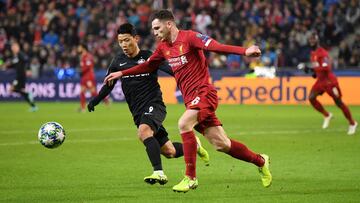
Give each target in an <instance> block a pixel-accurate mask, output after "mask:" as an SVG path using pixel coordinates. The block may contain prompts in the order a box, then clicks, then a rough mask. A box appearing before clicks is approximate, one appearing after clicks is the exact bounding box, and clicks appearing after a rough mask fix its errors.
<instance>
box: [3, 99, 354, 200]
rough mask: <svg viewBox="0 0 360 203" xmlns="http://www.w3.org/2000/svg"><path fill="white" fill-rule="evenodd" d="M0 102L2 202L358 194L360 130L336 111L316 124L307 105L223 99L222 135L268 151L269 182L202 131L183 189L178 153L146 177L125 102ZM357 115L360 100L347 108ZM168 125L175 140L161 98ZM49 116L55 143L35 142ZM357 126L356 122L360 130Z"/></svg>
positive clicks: (171, 117) (173, 111)
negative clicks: (159, 180) (86, 106)
mask: <svg viewBox="0 0 360 203" xmlns="http://www.w3.org/2000/svg"><path fill="white" fill-rule="evenodd" d="M39 107H40V111H38V112H35V113H30V112H27V108H28V107H27V105H26V104H25V103H20V102H15V103H6V102H2V103H0V201H1V202H227V203H228V202H286V203H287V202H301V203H303V202H359V201H360V132H357V134H356V135H355V136H348V135H347V134H346V132H347V127H348V124H347V122H346V120H345V118H344V116H343V115H342V113H341V111H340V109H338V108H336V107H335V106H327V107H326V108H327V109H328V110H330V111H331V112H332V113H333V114H334V116H335V118H334V119H333V120H332V123H331V125H330V127H329V129H326V130H322V129H321V124H322V117H321V115H320V114H319V113H317V112H315V111H314V110H313V109H312V108H311V107H310V106H307V105H299V106H276V105H274V106H260V105H254V106H250V105H249V106H245V105H238V106H237V105H220V106H219V108H218V110H217V114H218V117H219V118H220V119H221V121H222V122H223V124H224V129H225V130H226V132H227V134H228V135H229V136H230V137H232V138H235V139H237V140H240V141H241V142H243V143H245V144H246V145H247V146H248V147H250V148H251V149H252V150H254V151H256V152H261V153H267V154H268V155H270V157H271V170H272V174H273V184H272V186H271V187H270V188H263V186H262V185H261V181H260V177H259V174H258V172H257V168H256V167H255V166H254V165H251V164H248V163H244V162H241V161H238V160H235V159H233V158H231V157H230V156H228V155H226V154H222V153H219V152H216V151H215V150H214V149H213V148H212V147H211V146H210V144H209V143H208V142H207V141H206V140H205V139H204V138H203V137H200V139H201V140H202V142H203V145H204V146H205V147H206V148H207V149H208V151H209V153H210V156H211V162H210V166H209V167H206V166H204V165H203V164H202V162H201V160H199V161H198V163H197V175H198V179H199V187H198V188H197V189H196V190H194V191H189V192H188V193H186V194H183V193H174V192H173V191H172V189H171V188H172V186H173V185H175V184H177V183H178V182H179V181H180V180H181V179H182V177H183V174H184V170H185V167H184V162H183V158H179V159H165V158H163V167H164V170H165V173H166V174H167V176H168V177H169V182H168V183H167V184H166V185H164V186H160V185H153V186H151V185H147V184H145V183H144V182H143V177H145V176H147V175H149V174H151V173H152V168H151V165H150V163H149V161H148V158H147V156H146V153H145V148H144V146H143V145H142V144H141V143H140V142H139V140H138V139H137V135H136V128H135V126H134V125H133V122H132V118H131V116H130V113H129V111H128V109H127V105H126V104H124V103H113V104H112V105H111V106H110V107H105V106H104V105H99V106H98V107H97V108H96V111H95V112H93V113H88V112H86V113H78V112H77V111H76V109H77V107H78V103H39ZM350 109H351V111H352V114H353V115H354V117H355V118H356V119H357V120H358V121H360V116H359V115H360V106H351V107H350ZM167 110H168V115H167V119H166V121H165V124H164V125H165V127H166V128H167V129H168V131H169V133H170V138H171V139H172V140H175V141H179V140H181V139H180V136H179V134H178V130H177V120H178V118H179V117H180V115H181V114H182V112H183V111H184V106H183V105H168V108H167ZM47 121H57V122H59V123H61V124H62V125H63V126H64V128H65V131H66V134H67V137H66V140H65V142H64V143H63V145H62V146H60V147H59V148H57V149H47V148H45V147H43V146H41V145H40V143H39V142H38V141H37V131H38V129H39V127H40V126H41V124H43V123H45V122H47ZM358 130H360V129H358Z"/></svg>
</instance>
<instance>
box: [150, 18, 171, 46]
mask: <svg viewBox="0 0 360 203" xmlns="http://www.w3.org/2000/svg"><path fill="white" fill-rule="evenodd" d="M151 27H152V29H153V31H154V35H155V37H156V38H157V39H159V40H160V41H167V40H168V39H170V27H171V25H170V21H160V20H159V19H154V20H153V21H152V23H151Z"/></svg>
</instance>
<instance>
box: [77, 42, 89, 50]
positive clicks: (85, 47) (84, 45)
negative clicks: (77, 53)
mask: <svg viewBox="0 0 360 203" xmlns="http://www.w3.org/2000/svg"><path fill="white" fill-rule="evenodd" d="M79 46H81V47H82V48H84V49H85V50H86V51H89V49H88V46H87V44H85V43H80V44H79Z"/></svg>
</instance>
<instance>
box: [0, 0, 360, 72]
mask: <svg viewBox="0 0 360 203" xmlns="http://www.w3.org/2000/svg"><path fill="white" fill-rule="evenodd" d="M160 8H170V9H172V10H173V12H174V15H175V16H176V18H177V20H178V22H177V23H178V24H179V27H180V28H182V29H193V30H197V31H199V32H201V33H203V34H207V35H209V36H211V37H213V38H215V39H217V40H218V41H220V42H223V43H227V44H234V45H242V46H248V45H250V44H254V43H255V44H257V45H259V46H260V47H261V49H262V50H263V56H262V57H261V58H260V60H256V61H254V60H252V61H250V59H247V58H242V57H240V56H237V55H228V56H224V55H218V54H209V55H208V57H209V63H210V66H211V67H212V68H228V69H231V70H234V69H246V68H249V67H252V66H254V65H259V64H260V65H263V66H275V67H279V68H281V67H294V68H295V67H296V65H297V64H298V63H299V62H300V61H304V60H306V57H307V56H308V53H309V51H310V49H309V47H308V42H307V37H308V35H309V34H310V32H311V31H312V30H316V31H317V32H318V33H319V36H320V40H321V43H322V45H323V46H324V47H326V48H327V49H328V50H329V51H330V54H331V56H332V58H333V59H334V68H359V67H360V1H358V0H312V1H307V0H300V1H291V0H245V1H240V0H176V1H175V0H168V1H166V0H135V1H131V0H52V1H51V0H32V1H27V0H0V65H1V64H3V63H4V61H5V60H6V58H8V57H9V55H10V50H9V44H10V43H9V42H11V40H17V41H19V42H20V44H21V45H22V49H23V50H24V52H26V53H27V55H28V56H29V59H30V60H29V61H30V69H31V71H32V76H33V77H35V78H36V77H39V76H41V75H42V73H43V72H44V71H46V70H55V69H66V68H69V67H73V68H76V67H78V66H79V65H78V64H79V57H78V56H79V54H78V53H77V45H78V44H79V43H86V44H87V45H88V46H89V50H90V51H91V53H93V54H94V56H95V62H96V68H97V69H106V68H107V65H108V63H109V62H110V61H109V60H110V59H111V58H112V57H113V56H114V54H116V53H117V52H118V51H119V47H118V46H115V45H116V43H113V42H114V40H116V29H117V27H118V26H119V25H120V24H122V23H124V22H130V23H132V24H134V25H135V26H136V27H137V30H138V34H139V35H140V36H141V42H140V46H141V48H144V49H148V48H150V49H153V48H154V47H155V43H156V42H155V41H154V37H153V36H152V34H151V26H150V23H149V18H150V15H151V13H152V11H153V10H157V9H160ZM114 44H115V45H114Z"/></svg>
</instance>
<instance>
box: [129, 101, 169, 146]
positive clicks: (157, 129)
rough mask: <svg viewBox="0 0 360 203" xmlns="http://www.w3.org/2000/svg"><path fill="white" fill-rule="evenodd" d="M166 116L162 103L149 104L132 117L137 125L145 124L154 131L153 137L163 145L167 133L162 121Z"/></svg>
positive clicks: (166, 138)
mask: <svg viewBox="0 0 360 203" xmlns="http://www.w3.org/2000/svg"><path fill="white" fill-rule="evenodd" d="M165 117H166V109H165V107H164V106H163V105H159V104H151V105H148V106H147V107H145V109H144V111H143V113H142V114H141V115H139V116H136V117H134V121H135V124H136V126H137V127H139V126H140V125H141V124H146V125H148V126H150V128H151V129H152V130H153V131H154V137H155V138H156V140H157V141H158V142H159V144H160V146H163V145H164V144H165V143H166V142H167V141H168V140H169V138H168V133H167V131H166V129H165V128H164V126H163V125H162V123H163V122H164V120H165Z"/></svg>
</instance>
